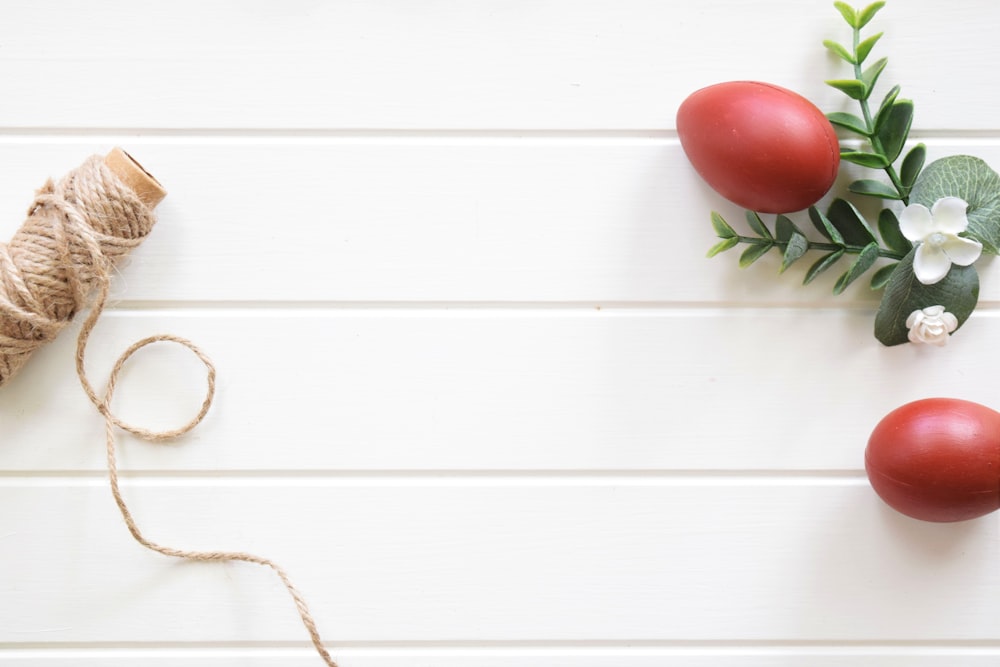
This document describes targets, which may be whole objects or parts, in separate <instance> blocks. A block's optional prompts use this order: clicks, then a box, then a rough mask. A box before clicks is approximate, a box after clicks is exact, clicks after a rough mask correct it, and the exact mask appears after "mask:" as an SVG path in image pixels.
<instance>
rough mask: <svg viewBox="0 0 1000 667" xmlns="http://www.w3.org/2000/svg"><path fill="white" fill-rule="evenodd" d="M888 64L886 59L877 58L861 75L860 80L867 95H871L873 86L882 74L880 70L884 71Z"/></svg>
mask: <svg viewBox="0 0 1000 667" xmlns="http://www.w3.org/2000/svg"><path fill="white" fill-rule="evenodd" d="M888 64H889V59H888V58H879V59H878V60H876V61H875V63H874V64H872V65H871V66H870V67H868V68H867V69H866V70H865V71H864V72H862V73H861V80H862V81H863V82H864V84H865V88H866V89H867V91H868V93H869V94H871V91H872V90H874V88H875V84H876V83H877V82H878V78H879V76H881V74H882V70H884V69H885V66H886V65H888ZM866 97H867V95H866Z"/></svg>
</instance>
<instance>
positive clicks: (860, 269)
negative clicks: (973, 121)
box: [708, 2, 1000, 345]
mask: <svg viewBox="0 0 1000 667" xmlns="http://www.w3.org/2000/svg"><path fill="white" fill-rule="evenodd" d="M884 6H885V3H884V2H875V3H872V4H870V5H868V6H867V7H864V8H861V9H856V8H853V7H851V6H850V5H848V4H847V3H844V2H835V3H834V7H835V8H836V9H837V11H838V12H840V15H841V16H842V17H843V19H844V21H845V22H846V23H847V24H848V25H849V26H850V27H851V31H852V34H851V41H850V42H849V43H850V44H852V45H853V48H847V47H845V46H844V45H843V44H841V43H838V42H835V41H831V40H826V41H824V42H823V45H824V46H825V47H826V49H827V50H828V51H830V52H831V53H832V54H834V55H835V56H836V57H837V58H838V59H840V60H841V61H843V62H846V63H847V64H848V65H849V66H850V67H851V69H852V73H851V76H848V77H846V78H842V79H832V80H829V81H827V83H828V84H829V85H830V86H832V87H833V88H836V89H837V90H840V91H841V92H843V93H844V94H845V95H846V96H847V97H849V98H850V99H852V100H855V101H856V102H857V103H858V105H859V107H860V112H859V113H856V114H855V113H848V112H846V111H836V112H833V113H828V114H827V118H828V120H829V121H830V123H831V124H832V125H834V126H835V127H836V128H838V130H841V131H844V132H847V133H850V134H851V135H854V136H855V139H854V141H853V142H852V143H851V144H849V145H842V146H841V150H840V158H841V160H842V161H843V162H845V163H850V164H854V165H858V166H861V167H864V168H870V169H875V170H879V171H881V172H883V174H884V178H885V180H883V179H882V178H858V179H856V180H854V181H853V182H851V183H850V184H849V185H848V186H847V189H848V191H849V192H851V193H852V194H855V195H859V196H862V197H869V198H876V199H879V200H883V201H889V202H901V204H902V205H904V206H905V205H909V204H911V203H914V204H922V205H924V206H926V207H928V208H931V207H933V205H934V203H935V202H937V201H938V200H939V199H941V198H943V197H949V196H953V197H959V198H961V199H963V200H964V201H966V202H967V203H968V210H967V217H968V220H969V226H968V229H967V230H966V232H964V235H965V236H968V237H971V238H973V239H975V240H977V241H979V242H981V243H982V244H983V251H984V252H987V253H992V254H1000V175H998V174H997V172H995V171H993V169H991V168H990V167H989V166H988V165H987V164H986V163H985V162H983V161H982V160H980V159H978V158H974V157H971V156H968V155H957V156H951V157H946V158H942V159H939V160H936V161H934V162H931V163H930V164H926V162H927V147H926V146H925V145H924V144H922V143H917V144H915V145H912V146H910V148H909V150H907V145H908V142H909V134H910V130H911V128H912V125H913V118H914V104H913V102H912V101H911V100H907V99H900V97H899V95H900V90H901V89H900V87H899V86H898V85H894V86H892V87H891V88H890V89H889V90H888V92H886V93H885V95H884V96H883V97H882V100H881V102H880V103H879V105H878V108H877V109H873V108H872V106H871V104H870V100H871V99H872V96H873V94H874V92H875V89H876V87H877V86H878V82H879V80H880V78H881V77H882V75H883V73H884V72H885V71H886V69H887V65H888V59H887V58H884V57H883V58H878V59H876V60H874V61H873V62H871V63H868V59H869V57H871V56H872V54H873V52H874V50H875V48H876V46H877V45H878V44H879V43H880V40H881V38H882V35H883V33H881V32H878V33H875V34H872V35H870V36H866V37H864V36H862V35H861V30H862V29H863V28H865V26H867V25H868V24H869V23H870V22H871V20H872V19H873V18H874V16H875V15H876V14H877V13H878V11H879V10H881V9H882V7H884ZM857 138H860V139H861V142H860V144H861V145H860V146H859V145H858V143H857ZM897 163H899V165H898V170H897ZM892 205H893V206H895V207H896V209H897V210H898V208H899V206H900V204H892ZM808 218H809V221H810V222H811V223H812V227H813V230H815V233H816V234H818V235H819V237H818V239H817V240H813V239H810V238H809V236H808V235H807V234H806V233H805V232H804V231H803V230H802V229H800V228H799V226H798V225H797V224H796V223H795V221H794V220H793V219H792V218H791V217H790V216H789V215H777V216H776V217H775V218H774V223H773V231H772V227H769V226H768V224H767V223H766V222H765V220H764V219H763V218H762V217H761V215H760V214H759V213H757V212H754V211H746V224H747V227H749V229H750V234H751V235H742V234H741V233H739V232H737V231H736V230H735V229H734V228H733V227H732V226H731V225H730V224H729V223H728V222H726V220H724V219H723V218H722V216H721V215H719V214H718V213H715V212H713V213H712V227H713V229H714V230H715V233H716V235H717V236H718V237H719V239H720V240H719V241H718V242H717V243H716V244H715V245H714V246H712V248H711V249H710V250H709V253H708V254H709V256H714V255H716V254H719V253H720V252H723V251H726V250H729V249H731V248H734V247H736V246H738V245H741V244H744V245H746V246H747V247H746V248H745V249H744V250H743V252H742V254H741V255H740V258H739V266H740V267H743V268H745V267H749V266H750V265H752V264H754V263H755V262H756V261H757V260H759V259H760V258H761V257H763V256H764V255H766V254H767V253H768V252H770V251H771V250H772V249H776V250H777V252H780V253H781V264H780V266H779V268H778V272H779V273H784V272H785V271H786V270H787V269H788V268H789V267H790V266H791V265H792V264H794V263H795V262H798V261H799V260H800V259H802V258H803V257H805V256H806V255H807V254H809V253H810V252H815V253H818V254H819V256H818V258H817V259H815V260H813V261H812V263H811V265H810V266H809V268H808V269H807V270H806V272H805V276H804V278H803V284H809V283H811V282H813V281H814V280H815V279H816V278H817V277H819V276H820V275H822V274H823V273H825V272H827V271H830V270H831V269H833V268H834V267H836V266H841V267H843V266H845V265H846V269H844V268H842V269H841V272H840V274H839V276H838V277H837V278H836V280H835V282H834V285H833V292H834V293H835V294H840V293H842V292H843V291H844V290H846V289H847V288H848V287H849V286H850V285H852V284H853V283H854V282H856V281H857V280H858V279H860V278H861V277H862V276H864V275H870V279H869V285H870V286H871V289H873V290H883V295H882V301H881V304H880V305H879V309H878V313H877V314H876V318H875V336H876V338H877V339H878V340H879V341H881V342H882V343H884V344H885V345H897V344H900V343H905V342H907V341H908V340H909V338H908V334H909V331H908V328H907V326H906V321H907V319H908V318H909V316H910V314H911V313H913V312H914V311H917V310H923V309H925V308H928V307H930V306H941V307H943V308H944V309H945V311H947V312H950V313H952V314H953V315H954V316H955V318H956V319H957V320H958V323H959V326H961V325H962V324H963V323H964V322H965V321H966V320H967V319H968V318H969V316H970V314H971V313H972V311H973V310H974V309H975V307H976V304H977V302H978V299H979V274H978V272H977V271H976V269H975V268H974V267H973V266H957V265H953V266H952V267H951V269H950V270H949V272H948V273H947V274H946V275H945V277H944V278H943V279H941V280H940V281H938V282H937V283H934V284H932V285H925V284H923V283H921V282H920V281H919V280H918V279H917V277H916V275H915V273H914V270H913V262H914V258H915V257H916V256H917V253H918V252H920V251H921V250H920V248H921V247H920V245H916V246H915V245H914V244H913V243H911V242H910V241H909V240H908V239H907V238H906V237H905V236H904V235H903V234H902V231H901V230H900V223H899V218H898V217H897V215H896V213H895V212H894V210H893V208H888V207H886V208H882V209H881V210H880V212H879V214H878V218H877V224H876V225H874V228H873V225H871V224H870V223H869V222H868V221H867V220H866V218H865V216H864V215H863V214H862V213H861V211H860V210H859V209H858V208H857V207H856V206H855V205H854V204H853V203H852V202H851V201H849V200H847V199H844V198H834V199H833V200H832V201H831V202H830V204H829V207H828V208H827V209H826V211H821V210H820V209H819V208H818V207H816V206H812V207H810V208H809V209H808ZM876 230H877V231H876ZM811 233H812V232H811ZM814 236H815V234H814ZM881 259H886V260H889V261H887V262H881V263H880V260H881Z"/></svg>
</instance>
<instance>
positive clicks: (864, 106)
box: [852, 28, 910, 205]
mask: <svg viewBox="0 0 1000 667" xmlns="http://www.w3.org/2000/svg"><path fill="white" fill-rule="evenodd" d="M860 43H861V29H860V28H853V42H852V46H853V48H854V78H855V79H857V80H858V81H863V80H864V79H863V78H862V74H863V73H862V71H861V63H860V62H858V44H860ZM869 95H871V91H869V93H868V95H866V96H865V97H864V98H863V99H860V100H858V102H859V103H860V104H861V114H862V116H863V117H864V121H865V127H867V128H868V140H869V141H871V144H872V148H873V149H874V151H875V152H876V153H878V154H879V155H885V149H884V148H883V146H882V140H881V139H879V138H878V135H877V134H876V133H875V121H874V119H873V118H872V112H871V109H870V108H869V106H868V96H869ZM883 171H885V174H886V176H888V177H889V181H890V182H891V183H892V187H894V188H896V192H897V193H898V194H899V197H900V199H901V200H902V202H903V204H904V205H907V204H909V203H910V196H909V193H908V192H907V191H906V188H904V187H903V182H902V181H901V180H900V179H899V174H897V173H896V168H895V167H893V166H892V165H891V164H890V165H888V166H886V167H885V168H884V169H883Z"/></svg>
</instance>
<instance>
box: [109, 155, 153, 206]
mask: <svg viewBox="0 0 1000 667" xmlns="http://www.w3.org/2000/svg"><path fill="white" fill-rule="evenodd" d="M104 164H106V165H107V166H108V168H109V169H111V171H113V172H115V175H116V176H118V178H120V179H122V182H123V183H124V184H125V185H127V186H128V187H129V188H131V189H132V191H133V192H135V194H136V195H137V196H138V197H139V199H141V200H142V203H144V204H145V205H146V206H148V207H149V208H155V207H156V205H157V204H159V203H160V202H161V201H163V198H164V197H166V196H167V191H166V190H165V189H164V188H163V186H162V185H160V182H159V181H158V180H156V179H155V178H153V175H152V174H150V173H149V172H148V171H146V170H145V169H143V168H142V165H141V164H139V163H138V162H136V160H135V158H133V157H132V156H131V155H129V154H128V153H126V152H125V151H123V150H122V149H121V148H115V149H114V150H112V151H111V152H110V153H108V154H107V155H106V156H105V157H104Z"/></svg>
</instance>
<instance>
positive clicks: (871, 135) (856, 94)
mask: <svg viewBox="0 0 1000 667" xmlns="http://www.w3.org/2000/svg"><path fill="white" fill-rule="evenodd" d="M834 6H835V7H836V8H837V11H839V12H840V14H841V16H843V17H844V20H845V21H846V22H847V24H848V25H849V26H851V30H852V33H853V34H852V40H851V43H852V44H854V48H853V50H849V49H847V48H846V47H844V46H843V45H841V44H839V43H837V42H833V41H830V40H827V41H825V42H824V45H825V46H826V48H827V49H829V50H831V51H832V52H834V53H836V54H837V55H838V56H839V57H840V58H841V59H842V60H844V61H846V62H847V63H848V64H850V65H851V66H852V67H853V70H854V72H853V73H854V78H851V79H831V80H829V81H827V84H829V85H830V86H833V87H834V88H836V89H837V90H839V91H841V92H842V93H844V94H845V95H847V96H848V97H849V98H851V99H852V100H856V101H857V102H858V103H859V104H860V106H861V115H860V116H856V115H854V114H850V113H847V112H844V111H838V112H834V113H830V114H827V118H828V119H829V120H830V122H831V123H833V124H834V125H835V126H837V127H840V128H842V129H845V130H847V131H849V132H851V133H852V134H856V135H859V136H861V137H864V138H865V139H867V140H868V141H867V146H866V147H864V149H863V150H859V149H857V148H854V147H853V146H851V147H841V152H840V159H841V160H843V161H844V162H849V163H851V164H856V165H859V166H861V167H866V168H868V169H877V170H882V171H884V172H885V174H886V176H888V178H889V182H888V183H887V184H881V183H880V182H877V181H874V180H872V179H859V180H857V181H855V182H854V183H852V184H851V185H850V186H849V188H848V189H849V190H850V191H851V192H853V193H855V194H859V195H863V196H866V197H877V198H879V199H895V200H900V201H902V202H904V203H908V197H909V189H910V185H912V182H913V181H912V180H911V181H910V182H909V183H906V182H904V180H903V179H901V178H900V176H899V175H898V174H897V172H896V169H895V167H894V163H895V162H896V160H897V159H898V158H899V156H900V154H901V153H902V151H903V148H904V147H905V146H906V141H907V138H908V137H909V134H910V127H911V125H912V124H913V102H912V101H910V100H898V99H897V98H898V97H899V92H900V88H899V86H893V87H892V88H890V89H889V92H888V93H886V95H885V97H884V98H883V99H882V103H881V104H880V105H879V107H878V110H877V111H876V112H875V113H874V114H873V113H872V109H871V107H870V105H869V103H868V101H869V99H870V98H871V96H872V94H873V93H874V92H875V87H876V85H877V84H878V81H879V78H880V77H881V76H882V73H883V72H884V71H885V68H886V66H887V65H888V64H889V59H888V58H879V59H878V60H876V61H875V62H874V63H872V64H871V65H868V66H867V67H865V68H862V65H863V64H864V63H865V62H866V61H867V59H868V57H869V56H870V55H871V53H872V50H873V49H874V48H875V45H876V44H877V43H878V41H879V40H880V39H881V38H882V35H883V33H881V32H879V33H875V34H874V35H870V36H869V37H866V38H864V39H862V38H861V29H862V28H864V27H865V26H866V25H868V23H869V22H870V21H871V20H872V18H873V17H874V16H875V14H876V13H878V11H879V10H880V9H882V7H883V6H885V3H884V2H876V3H873V4H871V5H868V6H867V7H865V8H863V9H854V8H853V7H851V6H849V5H847V4H845V3H843V2H835V3H834ZM909 166H910V167H911V168H912V167H916V169H917V171H919V170H920V167H921V166H922V162H919V161H911V163H910V165H909ZM907 175H908V176H909V177H911V178H912V179H915V178H916V174H913V173H911V172H908V173H907Z"/></svg>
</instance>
